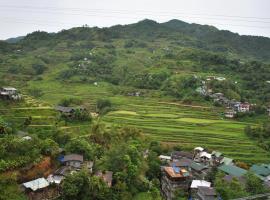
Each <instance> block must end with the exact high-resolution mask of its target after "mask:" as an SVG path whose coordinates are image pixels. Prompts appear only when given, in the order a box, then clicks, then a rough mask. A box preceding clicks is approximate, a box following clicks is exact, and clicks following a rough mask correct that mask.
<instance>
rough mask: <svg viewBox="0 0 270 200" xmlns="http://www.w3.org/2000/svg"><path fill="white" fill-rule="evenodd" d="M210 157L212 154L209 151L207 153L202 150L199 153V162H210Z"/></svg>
mask: <svg viewBox="0 0 270 200" xmlns="http://www.w3.org/2000/svg"><path fill="white" fill-rule="evenodd" d="M211 159H212V155H211V154H210V153H207V152H206V151H203V152H201V153H200V154H199V162H201V163H205V164H210V162H211Z"/></svg>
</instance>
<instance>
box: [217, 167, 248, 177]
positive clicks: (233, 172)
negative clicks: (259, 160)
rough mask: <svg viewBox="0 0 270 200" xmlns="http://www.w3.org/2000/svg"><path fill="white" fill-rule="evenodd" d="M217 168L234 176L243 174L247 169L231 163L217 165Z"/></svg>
mask: <svg viewBox="0 0 270 200" xmlns="http://www.w3.org/2000/svg"><path fill="white" fill-rule="evenodd" d="M218 169H219V170H221V171H223V172H225V173H226V174H229V175H232V176H236V177H240V176H243V175H244V174H246V173H247V170H245V169H242V168H240V167H237V166H233V165H221V166H220V167H218Z"/></svg>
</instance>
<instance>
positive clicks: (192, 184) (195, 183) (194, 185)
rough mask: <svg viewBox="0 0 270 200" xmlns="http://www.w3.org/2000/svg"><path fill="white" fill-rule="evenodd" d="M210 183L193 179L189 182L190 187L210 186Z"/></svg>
mask: <svg viewBox="0 0 270 200" xmlns="http://www.w3.org/2000/svg"><path fill="white" fill-rule="evenodd" d="M210 186H211V183H210V182H208V181H205V180H193V181H192V182H191V186H190V188H191V189H198V187H210Z"/></svg>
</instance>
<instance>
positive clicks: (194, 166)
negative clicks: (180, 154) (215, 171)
mask: <svg viewBox="0 0 270 200" xmlns="http://www.w3.org/2000/svg"><path fill="white" fill-rule="evenodd" d="M190 167H191V169H193V170H195V171H202V170H203V169H206V168H208V167H207V166H205V165H202V164H200V163H196V162H194V161H193V162H192V163H191V165H190Z"/></svg>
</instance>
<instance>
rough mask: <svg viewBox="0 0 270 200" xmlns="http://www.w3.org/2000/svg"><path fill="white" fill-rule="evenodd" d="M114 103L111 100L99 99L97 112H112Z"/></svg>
mask: <svg viewBox="0 0 270 200" xmlns="http://www.w3.org/2000/svg"><path fill="white" fill-rule="evenodd" d="M111 107H112V103H111V101H110V100H109V99H98V100H97V111H98V112H99V113H101V114H105V113H107V112H109V111H110V109H111Z"/></svg>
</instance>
